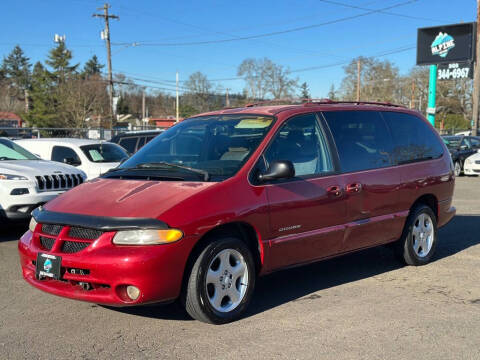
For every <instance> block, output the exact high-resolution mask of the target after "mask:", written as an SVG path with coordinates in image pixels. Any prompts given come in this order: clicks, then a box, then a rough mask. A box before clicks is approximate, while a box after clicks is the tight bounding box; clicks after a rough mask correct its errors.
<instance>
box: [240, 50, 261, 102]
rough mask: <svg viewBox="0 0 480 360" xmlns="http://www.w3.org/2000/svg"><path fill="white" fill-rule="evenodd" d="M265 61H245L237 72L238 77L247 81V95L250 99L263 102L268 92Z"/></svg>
mask: <svg viewBox="0 0 480 360" xmlns="http://www.w3.org/2000/svg"><path fill="white" fill-rule="evenodd" d="M267 60H268V59H267V58H263V59H252V58H249V59H245V60H243V61H242V63H241V64H240V66H239V67H238V70H237V75H238V76H242V77H243V79H244V80H245V84H246V86H245V95H246V96H247V98H249V99H254V100H255V99H257V100H263V99H264V98H265V96H266V95H267V92H268V80H267V76H266V66H265V62H266V61H267Z"/></svg>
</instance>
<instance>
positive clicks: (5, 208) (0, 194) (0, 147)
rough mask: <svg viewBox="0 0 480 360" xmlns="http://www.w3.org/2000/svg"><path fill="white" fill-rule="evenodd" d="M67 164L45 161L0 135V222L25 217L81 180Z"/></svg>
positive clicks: (74, 169) (83, 177) (77, 170)
mask: <svg viewBox="0 0 480 360" xmlns="http://www.w3.org/2000/svg"><path fill="white" fill-rule="evenodd" d="M85 179H86V174H85V173H84V172H83V171H81V170H79V169H77V168H75V167H73V166H70V165H66V164H59V163H56V162H53V161H45V160H41V159H40V158H38V157H36V156H35V155H33V154H31V153H30V152H28V151H27V150H26V149H24V148H22V147H21V146H20V145H17V144H15V143H14V142H13V141H11V140H8V139H6V138H0V222H2V223H3V222H5V221H6V220H23V219H29V218H30V213H31V211H32V210H33V209H34V208H36V207H38V206H39V205H42V204H45V203H46V202H47V201H50V200H52V199H53V198H54V197H56V196H57V195H58V194H61V193H63V192H65V191H67V190H68V189H71V188H73V187H74V186H76V185H78V184H81V183H83V182H84V181H85Z"/></svg>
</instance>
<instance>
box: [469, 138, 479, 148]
mask: <svg viewBox="0 0 480 360" xmlns="http://www.w3.org/2000/svg"><path fill="white" fill-rule="evenodd" d="M470 143H471V144H472V147H473V148H475V149H478V148H479V147H480V139H477V138H474V137H471V138H470Z"/></svg>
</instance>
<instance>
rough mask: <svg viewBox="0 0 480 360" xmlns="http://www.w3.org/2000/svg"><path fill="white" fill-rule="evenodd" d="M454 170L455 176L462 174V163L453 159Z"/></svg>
mask: <svg viewBox="0 0 480 360" xmlns="http://www.w3.org/2000/svg"><path fill="white" fill-rule="evenodd" d="M454 169H455V170H454V171H455V176H461V175H462V164H461V163H460V161H458V160H457V161H455V164H454Z"/></svg>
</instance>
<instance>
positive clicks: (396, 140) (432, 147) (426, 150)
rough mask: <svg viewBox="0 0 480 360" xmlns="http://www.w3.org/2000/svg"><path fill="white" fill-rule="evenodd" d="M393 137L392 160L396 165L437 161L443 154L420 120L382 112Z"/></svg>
mask: <svg viewBox="0 0 480 360" xmlns="http://www.w3.org/2000/svg"><path fill="white" fill-rule="evenodd" d="M382 114H383V116H384V118H385V120H386V122H387V124H388V126H389V127H390V130H391V132H392V137H393V151H392V154H393V159H394V161H395V163H397V164H406V163H409V162H415V161H422V160H429V159H437V158H439V157H441V156H442V154H443V146H442V144H441V143H440V140H439V139H438V137H437V136H436V134H435V133H434V130H432V129H431V127H430V126H428V124H426V123H425V121H423V120H422V119H420V118H418V117H416V116H413V115H410V114H404V113H398V112H388V111H385V112H382Z"/></svg>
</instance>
